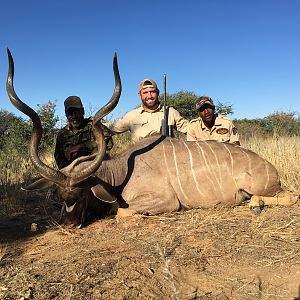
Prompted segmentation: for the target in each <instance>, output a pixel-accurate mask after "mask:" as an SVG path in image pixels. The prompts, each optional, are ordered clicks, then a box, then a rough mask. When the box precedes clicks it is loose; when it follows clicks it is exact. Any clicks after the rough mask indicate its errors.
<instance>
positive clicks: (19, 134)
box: [0, 101, 58, 156]
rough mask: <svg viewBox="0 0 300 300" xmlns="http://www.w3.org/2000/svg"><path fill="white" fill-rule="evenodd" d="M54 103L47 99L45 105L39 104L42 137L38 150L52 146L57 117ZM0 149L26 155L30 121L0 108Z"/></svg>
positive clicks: (30, 130)
mask: <svg viewBox="0 0 300 300" xmlns="http://www.w3.org/2000/svg"><path fill="white" fill-rule="evenodd" d="M55 107H56V104H55V102H54V101H48V103H47V104H45V105H39V109H38V110H37V114H38V115H39V116H40V118H41V122H42V126H43V137H42V140H41V143H40V150H41V151H46V150H48V149H49V148H51V147H53V144H54V141H55V136H56V128H55V125H56V123H57V122H58V117H57V116H56V115H55ZM0 118H1V123H0V134H1V141H0V149H1V150H2V151H4V152H10V151H14V152H16V153H18V154H19V155H24V156H25V155H27V149H28V145H29V142H30V137H31V132H32V122H31V120H28V119H26V120H25V119H23V118H22V117H17V116H15V115H14V114H12V113H9V112H7V111H5V110H0Z"/></svg>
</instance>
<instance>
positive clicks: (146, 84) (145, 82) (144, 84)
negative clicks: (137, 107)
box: [139, 78, 158, 91]
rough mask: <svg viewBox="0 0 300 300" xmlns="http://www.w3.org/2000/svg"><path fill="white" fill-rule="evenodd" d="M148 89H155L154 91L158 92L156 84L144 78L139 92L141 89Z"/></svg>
mask: <svg viewBox="0 0 300 300" xmlns="http://www.w3.org/2000/svg"><path fill="white" fill-rule="evenodd" d="M149 87H152V88H155V89H156V90H158V88H157V84H156V82H155V81H154V80H152V79H149V78H145V79H143V80H142V81H141V83H140V86H139V91H141V90H142V89H146V88H149Z"/></svg>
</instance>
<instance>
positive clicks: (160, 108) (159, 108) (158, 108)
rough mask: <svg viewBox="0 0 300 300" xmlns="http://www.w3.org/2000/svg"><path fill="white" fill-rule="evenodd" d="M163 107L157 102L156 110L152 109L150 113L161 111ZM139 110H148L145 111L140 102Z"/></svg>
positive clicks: (141, 111)
mask: <svg viewBox="0 0 300 300" xmlns="http://www.w3.org/2000/svg"><path fill="white" fill-rule="evenodd" d="M163 109H164V107H163V106H162V105H161V104H160V103H159V104H158V107H157V109H156V110H154V111H152V112H151V113H154V112H157V111H163ZM139 111H140V114H142V113H143V112H148V111H146V110H145V109H144V108H143V105H142V104H141V106H140V107H139Z"/></svg>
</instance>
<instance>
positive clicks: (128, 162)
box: [7, 52, 297, 226]
mask: <svg viewBox="0 0 300 300" xmlns="http://www.w3.org/2000/svg"><path fill="white" fill-rule="evenodd" d="M8 57H9V71H8V79H7V92H8V95H9V98H10V99H11V102H12V103H13V104H14V105H15V106H16V107H17V108H18V109H19V110H21V111H22V112H23V113H25V114H26V115H27V116H29V117H30V118H31V120H32V122H33V133H32V138H31V146H30V151H29V155H30V158H31V161H32V163H33V165H34V166H35V167H36V169H37V170H38V172H39V173H40V174H41V175H42V176H43V179H40V180H38V181H36V182H34V183H33V184H31V185H30V186H29V187H28V189H31V190H33V189H40V188H46V187H49V186H50V185H53V184H56V185H58V187H59V191H60V195H61V199H62V201H64V203H65V206H66V212H67V216H69V220H71V222H73V224H75V225H79V226H80V225H82V224H83V222H84V217H85V214H86V211H87V210H88V209H89V207H90V206H93V205H92V203H95V202H102V201H104V202H106V203H113V202H115V201H116V202H117V203H118V205H119V208H118V216H120V217H122V216H129V215H134V214H150V215H155V214H160V213H164V212H173V211H178V210H180V209H182V208H184V209H191V208H207V207H213V206H216V205H219V204H220V205H231V206H235V205H239V204H241V203H242V202H243V201H245V200H249V199H250V201H249V205H250V207H251V208H254V209H255V210H256V211H260V209H261V208H262V207H263V205H293V204H295V203H297V199H296V198H295V197H294V196H293V195H291V194H290V193H289V192H286V191H283V189H282V188H281V185H280V180H279V176H278V172H277V170H276V169H275V167H274V166H273V165H271V164H270V163H269V162H267V161H266V160H265V159H263V158H261V157H260V156H258V155H257V154H255V153H254V152H251V151H249V150H246V149H243V148H242V147H239V146H235V145H232V144H227V143H220V142H216V141H206V142H184V141H180V140H176V139H172V138H166V137H163V136H155V137H149V138H146V139H144V140H143V141H141V142H140V143H137V144H135V145H133V146H132V147H130V148H129V149H128V150H126V151H125V152H124V153H123V154H121V155H119V156H117V157H116V158H114V159H111V160H108V161H106V160H104V161H103V156H104V153H105V143H104V137H103V133H102V130H101V126H99V124H100V121H101V119H102V118H103V117H104V116H105V115H107V114H108V113H109V112H111V111H112V110H113V108H114V107H115V106H116V105H117V103H118V100H119V97H120V93H121V81H120V77H119V72H118V67H117V60H116V57H115V58H114V74H115V91H114V94H113V96H112V98H111V100H110V101H109V102H108V103H107V104H106V105H105V106H104V107H103V108H101V109H100V110H99V111H98V112H97V113H96V115H95V118H94V128H93V130H94V133H95V136H96V140H97V143H98V153H97V154H96V155H93V156H85V157H81V158H78V159H77V160H75V161H74V162H72V163H71V164H70V165H69V166H67V167H66V168H64V169H61V170H55V169H52V168H50V167H49V166H47V165H45V164H44V163H43V162H42V161H41V160H40V159H39V157H38V146H39V141H40V138H41V134H42V133H41V132H42V128H41V123H40V119H39V117H38V116H37V114H36V113H35V112H34V111H33V110H32V109H31V108H30V107H29V106H27V105H26V104H25V103H23V102H22V101H21V100H20V99H19V98H18V97H17V95H16V93H15V91H14V88H13V74H14V71H13V60H12V57H11V55H10V53H9V52H8Z"/></svg>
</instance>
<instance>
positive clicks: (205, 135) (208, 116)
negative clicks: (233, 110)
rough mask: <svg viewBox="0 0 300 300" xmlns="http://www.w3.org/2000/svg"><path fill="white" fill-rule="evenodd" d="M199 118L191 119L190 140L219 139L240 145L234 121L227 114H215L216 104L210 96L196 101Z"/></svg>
mask: <svg viewBox="0 0 300 300" xmlns="http://www.w3.org/2000/svg"><path fill="white" fill-rule="evenodd" d="M196 111H197V113H198V116H199V118H197V119H193V120H191V121H190V124H189V127H188V129H187V140H188V141H205V140H217V141H219V142H229V143H233V144H237V145H240V142H239V135H238V133H237V130H236V128H235V127H234V125H233V123H232V121H231V120H230V119H229V118H227V116H225V115H217V114H215V105H214V103H213V101H212V99H211V98H210V97H208V96H201V97H200V98H199V99H198V100H197V101H196Z"/></svg>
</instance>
